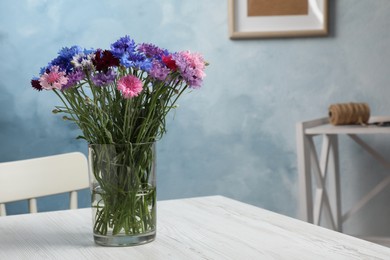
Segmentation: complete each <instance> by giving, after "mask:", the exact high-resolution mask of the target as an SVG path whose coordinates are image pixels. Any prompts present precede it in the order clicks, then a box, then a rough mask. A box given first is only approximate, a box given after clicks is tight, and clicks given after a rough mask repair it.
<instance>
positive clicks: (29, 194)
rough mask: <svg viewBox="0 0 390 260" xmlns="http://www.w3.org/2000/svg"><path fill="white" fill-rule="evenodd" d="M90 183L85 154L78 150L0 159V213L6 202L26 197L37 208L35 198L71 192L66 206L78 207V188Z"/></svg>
mask: <svg viewBox="0 0 390 260" xmlns="http://www.w3.org/2000/svg"><path fill="white" fill-rule="evenodd" d="M88 187H89V180H88V163H87V158H86V157H85V155H84V154H82V153H80V152H73V153H65V154H59V155H53V156H47V157H40V158H34V159H28V160H20V161H12V162H4V163H0V216H5V215H6V211H5V203H7V202H12V201H18V200H29V211H30V213H35V212H37V204H36V198H38V197H42V196H48V195H54V194H59V193H66V192H69V193H70V203H69V208H71V209H74V208H77V191H78V190H81V189H85V188H88Z"/></svg>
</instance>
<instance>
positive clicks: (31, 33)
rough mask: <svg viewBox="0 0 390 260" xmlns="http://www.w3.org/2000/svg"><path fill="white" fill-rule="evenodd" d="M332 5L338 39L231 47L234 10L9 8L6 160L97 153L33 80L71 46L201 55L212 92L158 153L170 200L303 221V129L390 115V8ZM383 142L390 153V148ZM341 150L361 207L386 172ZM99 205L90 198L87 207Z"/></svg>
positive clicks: (186, 104) (183, 108) (113, 2)
mask: <svg viewBox="0 0 390 260" xmlns="http://www.w3.org/2000/svg"><path fill="white" fill-rule="evenodd" d="M330 2H331V8H330V24H331V34H330V35H329V36H328V37H324V38H290V39H268V40H264V39H263V40H246V41H231V40H229V38H228V33H227V31H228V29H227V1H225V0H214V1H208V0H197V1H188V0H187V1H182V0H167V1H158V0H149V1H133V0H130V1H129V0H110V1H86V0H78V1H73V0H67V1H65V0H57V1H47V0H20V1H13V0H2V1H1V2H0V59H1V62H0V108H1V109H0V144H1V146H0V161H7V160H16V159H24V158H30V157H36V156H42V155H50V154H55V153H62V152H69V151H75V150H76V151H82V152H84V153H86V150H87V149H86V144H85V143H83V142H81V141H76V140H74V137H75V136H77V135H78V130H77V129H76V128H75V127H73V126H70V125H69V124H67V123H66V122H63V121H62V120H61V119H60V117H58V116H55V115H53V114H51V110H52V109H53V107H54V105H56V104H59V102H58V100H57V99H56V97H55V96H54V94H53V93H50V92H41V93H38V92H35V91H33V90H32V89H31V88H30V86H29V80H30V78H31V77H32V76H33V75H34V74H36V73H37V72H38V71H39V68H40V67H41V66H42V65H44V64H46V63H47V62H48V61H49V60H51V59H52V58H53V57H54V55H56V52H57V51H58V50H59V49H60V48H61V47H63V46H70V45H73V44H78V45H81V46H85V47H103V48H104V47H105V48H108V47H109V44H110V43H111V42H113V41H115V40H116V39H118V38H119V37H121V36H123V35H125V34H129V35H130V36H131V37H133V38H134V39H135V40H136V42H151V43H155V44H157V45H159V46H161V47H166V48H168V49H170V50H186V49H190V50H192V51H198V52H201V53H203V54H204V56H205V57H206V59H207V60H208V61H209V62H210V63H211V66H209V67H208V69H207V74H208V76H207V78H206V80H205V84H204V86H203V88H202V89H200V90H197V91H193V92H192V93H191V94H188V95H185V96H184V97H183V98H182V99H181V100H180V102H179V103H180V107H179V109H178V110H177V112H176V113H175V114H172V115H171V118H172V119H173V116H174V117H175V118H174V120H169V123H168V133H167V135H166V136H165V138H164V139H163V140H161V141H160V142H159V144H158V185H159V186H158V197H159V199H169V198H180V197H190V196H200V195H212V194H222V195H225V196H229V197H232V198H236V199H238V200H241V201H245V202H248V203H251V204H254V205H258V206H262V207H265V208H267V209H270V210H273V211H277V212H280V213H283V214H287V215H291V216H296V215H297V205H298V199H297V193H298V184H297V165H296V147H295V146H296V144H295V123H296V122H297V121H302V120H307V119H312V118H316V117H322V116H326V114H327V112H326V111H327V107H328V105H329V104H331V103H336V102H349V101H365V102H368V103H369V104H370V106H371V109H372V112H373V114H390V103H389V102H388V97H389V96H390V88H389V85H390V77H389V67H390V48H389V43H390V30H389V28H390V19H388V17H389V15H390V2H389V1H388V0H375V1H365V0H343V1H333V0H331V1H330ZM372 139H373V140H372V141H373V143H374V145H377V146H382V149H383V150H384V151H385V152H387V153H388V154H390V151H388V149H387V148H386V147H388V144H389V142H390V141H389V140H381V139H378V138H372ZM341 143H342V144H345V145H344V146H343V147H344V148H342V149H341V153H342V156H343V157H342V160H343V166H342V170H343V172H344V175H343V176H342V186H343V188H345V189H347V190H348V191H347V192H345V194H343V205H345V206H349V205H350V204H351V202H352V201H355V200H356V199H357V198H358V197H359V196H360V195H361V194H362V192H363V191H364V190H366V189H368V187H369V186H370V185H374V184H375V183H376V182H377V181H378V180H379V179H380V177H383V176H385V175H386V173H383V172H382V173H380V174H382V176H379V177H374V174H370V175H367V174H360V173H358V172H360V170H362V169H368V170H370V169H371V168H372V164H373V162H372V161H366V159H365V156H364V154H362V152H361V150H359V149H358V148H357V147H356V146H354V145H351V144H350V143H349V142H347V140H345V141H344V140H343V139H342V140H341ZM354 157H358V158H360V159H359V163H356V162H353V161H352V158H354ZM379 170H380V169H379ZM382 171H383V170H382ZM389 197H390V194H389V192H388V191H386V192H384V193H382V194H381V197H380V198H379V199H377V200H376V201H375V202H376V204H375V205H374V207H376V208H375V209H381V208H383V206H384V205H387V206H388V201H389ZM88 200H89V197H88V193H87V192H86V193H85V194H84V195H83V196H82V198H81V201H82V205H84V206H87V205H88ZM55 201H58V200H55ZM61 201H62V200H61ZM62 204H64V203H63V202H61V203H60V204H58V205H55V202H54V200H47V201H43V202H42V203H41V204H40V205H41V207H42V208H43V209H44V210H46V209H50V208H51V207H53V206H57V207H63V205H62ZM22 207H24V206H23V205H20V204H13V205H10V206H9V208H10V210H11V211H12V212H19V211H20V210H21V208H22ZM371 209H372V210H374V209H373V208H370V209H368V210H365V211H364V210H363V212H362V214H361V215H362V217H360V218H359V217H356V218H355V219H354V220H351V222H350V223H349V227H350V230H354V231H360V230H364V226H369V225H367V223H368V219H370V218H371V217H372V215H370V214H371V213H370V210H371ZM382 212H383V210H382ZM388 213H389V212H387V213H386V212H384V214H380V215H381V216H382V218H383V219H382V220H380V219H379V220H378V219H376V220H375V219H374V220H375V221H373V222H380V221H386V219H388V218H389V215H390V214H388ZM386 214H387V215H386ZM376 215H377V216H378V214H376ZM383 216H384V217H383ZM386 216H387V217H386ZM371 219H372V218H371ZM347 224H348V223H347ZM387 226H388V222H387ZM367 228H368V227H367ZM369 228H371V230H372V229H373V227H369ZM374 231H378V232H384V231H383V229H380V228H378V229H377V230H375V227H374ZM387 231H389V230H387Z"/></svg>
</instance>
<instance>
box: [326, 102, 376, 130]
mask: <svg viewBox="0 0 390 260" xmlns="http://www.w3.org/2000/svg"><path fill="white" fill-rule="evenodd" d="M369 119H370V107H369V106H368V104H367V103H344V104H333V105H330V106H329V121H330V123H331V124H332V125H357V124H360V125H367V124H368V120H369Z"/></svg>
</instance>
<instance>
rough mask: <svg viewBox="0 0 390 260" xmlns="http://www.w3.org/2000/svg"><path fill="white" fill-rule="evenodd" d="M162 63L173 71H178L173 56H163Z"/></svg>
mask: <svg viewBox="0 0 390 260" xmlns="http://www.w3.org/2000/svg"><path fill="white" fill-rule="evenodd" d="M162 62H163V63H164V64H165V66H167V67H168V68H169V69H171V70H172V71H175V70H177V65H176V62H175V61H174V60H173V59H172V55H168V56H162Z"/></svg>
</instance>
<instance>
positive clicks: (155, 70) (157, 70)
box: [149, 60, 171, 81]
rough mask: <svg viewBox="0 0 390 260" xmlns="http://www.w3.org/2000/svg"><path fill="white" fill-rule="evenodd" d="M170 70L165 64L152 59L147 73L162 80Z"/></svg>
mask: <svg viewBox="0 0 390 260" xmlns="http://www.w3.org/2000/svg"><path fill="white" fill-rule="evenodd" d="M170 71H171V70H170V69H169V68H167V67H166V66H165V65H163V64H161V63H160V62H158V61H157V60H154V61H153V63H152V68H151V70H150V72H149V75H150V76H151V77H152V78H155V79H158V80H162V81H164V80H165V79H166V78H167V76H168V74H169V72H170Z"/></svg>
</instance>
